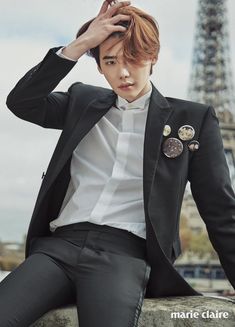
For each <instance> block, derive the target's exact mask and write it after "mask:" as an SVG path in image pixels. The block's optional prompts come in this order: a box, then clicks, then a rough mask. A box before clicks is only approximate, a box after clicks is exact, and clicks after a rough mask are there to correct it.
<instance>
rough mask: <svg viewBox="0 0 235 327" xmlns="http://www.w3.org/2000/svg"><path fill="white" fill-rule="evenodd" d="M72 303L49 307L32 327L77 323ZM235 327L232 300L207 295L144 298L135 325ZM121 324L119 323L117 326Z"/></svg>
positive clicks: (62, 326) (75, 325)
mask: <svg viewBox="0 0 235 327" xmlns="http://www.w3.org/2000/svg"><path fill="white" fill-rule="evenodd" d="M78 326H79V324H78V317H77V310H76V307H75V306H68V307H63V308H60V309H57V310H54V311H50V312H48V313H47V314H45V315H44V316H43V317H42V318H40V319H39V320H38V321H37V322H35V323H34V324H33V325H31V327H78ZM204 326H205V327H234V326H235V300H229V299H228V300H226V299H225V298H214V297H209V296H187V297H167V298H157V299H145V300H144V304H143V307H142V312H141V315H140V319H139V324H138V327H204ZM120 327H121V326H120Z"/></svg>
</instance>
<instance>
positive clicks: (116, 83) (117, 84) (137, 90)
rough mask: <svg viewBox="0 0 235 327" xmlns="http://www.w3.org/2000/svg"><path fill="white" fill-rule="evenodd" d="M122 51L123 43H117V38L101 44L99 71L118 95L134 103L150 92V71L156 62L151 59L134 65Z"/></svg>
mask: <svg viewBox="0 0 235 327" xmlns="http://www.w3.org/2000/svg"><path fill="white" fill-rule="evenodd" d="M115 43H116V44H115ZM122 49H123V42H122V41H120V42H118V43H117V37H110V38H109V39H107V40H105V41H104V42H103V43H101V45H100V47H99V50H100V67H98V70H99V72H100V73H101V74H103V75H104V77H105V78H106V80H107V81H108V83H109V84H110V86H111V87H112V89H113V91H114V92H115V93H116V94H118V95H119V96H121V97H122V98H124V99H126V100H127V101H128V102H132V101H134V100H136V99H138V98H139V97H141V96H142V95H144V94H145V93H147V92H148V91H149V90H150V87H151V84H150V80H149V76H150V70H151V65H152V64H155V63H156V60H155V59H152V60H151V59H149V60H147V61H144V62H142V64H141V65H134V64H133V63H130V62H125V61H124V59H123V53H122Z"/></svg>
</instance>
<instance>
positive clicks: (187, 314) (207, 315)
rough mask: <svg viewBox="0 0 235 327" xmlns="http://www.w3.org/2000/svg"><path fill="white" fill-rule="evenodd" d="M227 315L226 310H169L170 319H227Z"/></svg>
mask: <svg viewBox="0 0 235 327" xmlns="http://www.w3.org/2000/svg"><path fill="white" fill-rule="evenodd" d="M228 316H229V313H228V312H227V311H218V310H215V311H210V310H206V311H202V312H198V311H193V310H190V311H184V312H183V311H177V312H171V318H172V319H188V318H196V319H198V318H203V319H211V318H212V319H223V318H224V319H227V318H228Z"/></svg>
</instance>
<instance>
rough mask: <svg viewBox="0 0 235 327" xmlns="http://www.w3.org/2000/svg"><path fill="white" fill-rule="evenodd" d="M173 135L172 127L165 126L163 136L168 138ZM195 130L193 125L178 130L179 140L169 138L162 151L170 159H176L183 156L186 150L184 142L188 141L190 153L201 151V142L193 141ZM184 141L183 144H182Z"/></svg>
mask: <svg viewBox="0 0 235 327" xmlns="http://www.w3.org/2000/svg"><path fill="white" fill-rule="evenodd" d="M170 133H171V127H170V125H165V126H164V129H163V135H164V136H168V135H170ZM194 135H195V130H194V128H193V127H192V126H191V125H183V126H181V127H180V128H179V129H178V138H176V137H169V138H167V139H166V140H165V141H164V142H163V145H162V151H163V153H164V154H165V156H166V157H168V158H176V157H178V156H180V155H181V153H182V152H183V150H184V146H183V142H184V141H188V143H187V147H188V149H189V151H191V152H194V151H197V150H198V149H199V146H200V144H199V142H198V141H197V140H193V137H194ZM182 141H183V142H182Z"/></svg>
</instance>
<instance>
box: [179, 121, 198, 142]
mask: <svg viewBox="0 0 235 327" xmlns="http://www.w3.org/2000/svg"><path fill="white" fill-rule="evenodd" d="M178 135H179V138H180V139H181V140H182V141H189V140H192V138H193V137H194V135H195V130H194V128H193V127H192V126H190V125H183V126H181V127H180V128H179V130H178Z"/></svg>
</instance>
